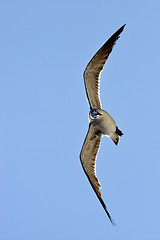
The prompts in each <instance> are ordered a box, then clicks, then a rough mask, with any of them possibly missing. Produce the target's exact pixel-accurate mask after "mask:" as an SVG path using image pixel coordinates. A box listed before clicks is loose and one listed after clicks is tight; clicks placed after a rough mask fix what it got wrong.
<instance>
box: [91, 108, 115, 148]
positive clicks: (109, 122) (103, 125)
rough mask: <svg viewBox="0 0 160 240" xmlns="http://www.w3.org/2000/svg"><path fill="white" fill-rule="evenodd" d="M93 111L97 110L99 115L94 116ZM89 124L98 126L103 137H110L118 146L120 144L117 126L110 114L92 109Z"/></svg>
mask: <svg viewBox="0 0 160 240" xmlns="http://www.w3.org/2000/svg"><path fill="white" fill-rule="evenodd" d="M93 110H96V111H97V112H98V113H99V114H97V115H96V116H93V114H92V112H93ZM89 123H91V124H92V125H94V126H97V127H98V129H99V131H100V132H101V133H102V134H103V135H105V136H107V137H110V138H111V139H112V140H113V142H114V143H115V144H116V145H117V144H118V141H119V134H118V133H117V126H116V123H115V121H114V119H113V118H112V117H111V116H110V115H109V113H108V112H106V111H105V110H102V109H93V108H92V109H91V111H90V112H89ZM119 131H120V130H119Z"/></svg>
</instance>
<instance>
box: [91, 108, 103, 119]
mask: <svg viewBox="0 0 160 240" xmlns="http://www.w3.org/2000/svg"><path fill="white" fill-rule="evenodd" d="M91 115H92V117H93V118H97V117H98V116H99V115H101V114H100V113H99V112H98V111H97V110H93V111H91Z"/></svg>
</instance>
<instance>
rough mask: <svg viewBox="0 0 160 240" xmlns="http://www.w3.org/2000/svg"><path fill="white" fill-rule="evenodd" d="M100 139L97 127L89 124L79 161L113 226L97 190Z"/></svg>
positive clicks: (98, 184)
mask: <svg viewBox="0 0 160 240" xmlns="http://www.w3.org/2000/svg"><path fill="white" fill-rule="evenodd" d="M101 137H102V133H101V132H100V130H99V129H98V127H97V126H94V125H93V124H92V123H90V125H89V130H88V133H87V136H86V138H85V141H84V143H83V147H82V150H81V153H80V160H81V164H82V167H83V170H84V172H85V174H86V175H87V178H88V180H89V182H90V184H91V186H92V188H93V190H94V191H95V193H96V195H97V197H98V199H99V201H100V202H101V204H102V206H103V208H104V210H105V212H106V213H107V216H108V217H109V219H110V221H111V223H112V224H113V225H115V223H114V221H113V220H112V218H111V216H110V214H109V212H108V210H107V208H106V205H105V203H104V201H103V199H102V197H101V192H100V189H99V188H100V187H101V186H100V183H99V180H98V178H97V176H96V157H97V153H98V150H99V146H100V142H101Z"/></svg>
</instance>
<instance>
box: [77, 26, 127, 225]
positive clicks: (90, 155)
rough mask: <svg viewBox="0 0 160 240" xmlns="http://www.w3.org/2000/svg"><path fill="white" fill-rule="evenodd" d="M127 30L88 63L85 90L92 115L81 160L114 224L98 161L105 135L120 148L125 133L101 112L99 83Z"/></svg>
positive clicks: (111, 39) (106, 113)
mask: <svg viewBox="0 0 160 240" xmlns="http://www.w3.org/2000/svg"><path fill="white" fill-rule="evenodd" d="M124 26H125V25H123V26H122V27H121V28H120V29H119V30H118V31H116V32H115V33H114V34H113V35H112V36H111V37H110V38H109V39H108V40H107V41H106V42H105V44H104V45H103V46H102V47H101V48H100V49H99V50H98V52H97V53H96V54H95V55H94V56H93V58H92V59H91V61H90V62H89V63H88V65H87V67H86V69H85V72H84V82H85V89H86V94H87V98H88V101H89V105H90V112H89V130H88V133H87V136H86V138H85V141H84V143H83V147H82V150H81V153H80V159H81V164H82V167H83V169H84V172H85V173H86V175H87V178H88V180H89V182H90V184H91V185H92V187H93V189H94V191H95V193H96V195H97V197H98V199H99V201H100V202H101V204H102V206H103V208H104V210H105V212H106V213H107V215H108V217H109V219H110V221H111V222H112V224H114V222H113V220H112V218H111V216H110V214H109V212H108V210H107V208H106V205H105V203H104V201H103V199H102V197H101V192H100V190H99V188H100V183H99V180H98V178H97V176H96V158H97V153H98V150H99V146H100V141H101V137H102V136H103V135H106V136H108V137H110V138H111V139H112V140H113V142H114V143H115V144H116V145H117V144H118V141H119V136H122V135H123V133H122V132H121V130H119V129H118V127H117V125H116V123H115V121H114V119H113V118H112V117H111V116H110V115H109V113H108V112H106V111H105V110H102V107H101V101H100V97H99V80H100V73H101V71H102V70H103V67H104V64H105V62H106V60H107V58H108V56H109V54H110V53H111V51H112V48H113V46H114V45H115V42H116V41H117V39H118V38H119V35H120V33H121V32H122V31H123V29H124Z"/></svg>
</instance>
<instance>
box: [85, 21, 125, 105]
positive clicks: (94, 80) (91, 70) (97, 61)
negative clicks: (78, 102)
mask: <svg viewBox="0 0 160 240" xmlns="http://www.w3.org/2000/svg"><path fill="white" fill-rule="evenodd" d="M124 26H125V25H123V26H122V27H121V28H120V29H119V30H117V31H116V32H115V33H114V34H113V35H112V36H111V37H110V38H109V39H108V40H107V41H106V42H105V44H104V45H103V46H102V47H101V48H100V49H99V50H98V52H97V53H96V54H95V55H94V56H93V58H92V59H91V61H90V62H89V63H88V65H87V67H86V69H85V72H84V82H85V88H86V94H87V98H88V101H89V104H90V107H91V108H101V101H100V97H99V80H100V73H101V71H102V70H103V67H104V64H105V62H106V60H107V58H108V56H109V54H110V53H111V51H112V49H113V46H114V45H115V42H116V41H117V40H118V38H119V35H120V33H121V32H122V31H123V29H124Z"/></svg>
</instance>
